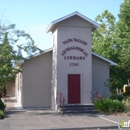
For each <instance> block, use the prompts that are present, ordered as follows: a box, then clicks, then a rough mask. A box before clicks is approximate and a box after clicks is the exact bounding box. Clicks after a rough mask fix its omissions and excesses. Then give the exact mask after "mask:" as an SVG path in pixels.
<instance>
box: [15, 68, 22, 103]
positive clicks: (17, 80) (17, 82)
mask: <svg viewBox="0 0 130 130" xmlns="http://www.w3.org/2000/svg"><path fill="white" fill-rule="evenodd" d="M17 67H18V66H17ZM18 69H19V67H18ZM21 96H22V73H18V74H17V75H16V78H15V97H16V99H17V102H18V103H19V104H20V105H21V104H22V97H21Z"/></svg>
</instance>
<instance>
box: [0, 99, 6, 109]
mask: <svg viewBox="0 0 130 130" xmlns="http://www.w3.org/2000/svg"><path fill="white" fill-rule="evenodd" d="M0 110H3V111H4V110H5V104H4V103H3V102H2V100H1V99H0Z"/></svg>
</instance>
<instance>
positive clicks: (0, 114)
mask: <svg viewBox="0 0 130 130" xmlns="http://www.w3.org/2000/svg"><path fill="white" fill-rule="evenodd" d="M0 119H4V111H2V110H0Z"/></svg>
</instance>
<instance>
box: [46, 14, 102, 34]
mask: <svg viewBox="0 0 130 130" xmlns="http://www.w3.org/2000/svg"><path fill="white" fill-rule="evenodd" d="M74 15H77V16H79V17H81V18H83V19H84V20H86V21H88V22H90V23H91V24H92V25H93V27H94V30H96V29H97V28H99V27H100V25H99V24H98V23H96V22H95V21H93V20H91V19H89V18H88V17H86V16H84V15H82V14H80V13H79V12H77V11H76V12H74V13H72V14H69V15H67V16H64V17H62V18H60V19H57V20H55V21H53V22H52V23H51V24H50V25H49V26H48V28H47V29H46V31H45V32H46V33H48V32H50V31H51V30H52V29H53V27H54V26H55V25H56V24H57V23H59V22H61V21H63V20H65V19H68V18H70V17H72V16H74Z"/></svg>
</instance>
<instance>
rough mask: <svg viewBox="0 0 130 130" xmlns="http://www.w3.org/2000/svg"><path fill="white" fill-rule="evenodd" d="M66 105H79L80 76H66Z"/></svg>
mask: <svg viewBox="0 0 130 130" xmlns="http://www.w3.org/2000/svg"><path fill="white" fill-rule="evenodd" d="M68 103H69V104H77V103H80V74H69V75H68Z"/></svg>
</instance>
